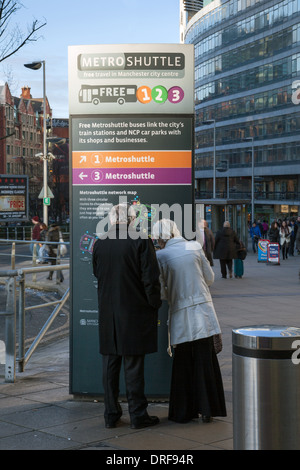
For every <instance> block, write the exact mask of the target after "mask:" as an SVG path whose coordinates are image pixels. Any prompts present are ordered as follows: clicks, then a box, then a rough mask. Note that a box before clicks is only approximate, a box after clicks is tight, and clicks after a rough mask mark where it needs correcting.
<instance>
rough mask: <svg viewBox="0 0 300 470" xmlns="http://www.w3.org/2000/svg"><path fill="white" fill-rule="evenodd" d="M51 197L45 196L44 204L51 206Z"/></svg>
mask: <svg viewBox="0 0 300 470" xmlns="http://www.w3.org/2000/svg"><path fill="white" fill-rule="evenodd" d="M50 202H51V199H50V197H44V204H45V206H50Z"/></svg>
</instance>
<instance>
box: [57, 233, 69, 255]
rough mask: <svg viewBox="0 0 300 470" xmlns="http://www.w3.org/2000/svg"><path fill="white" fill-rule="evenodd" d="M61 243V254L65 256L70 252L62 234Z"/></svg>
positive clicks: (60, 236) (60, 235) (60, 234)
mask: <svg viewBox="0 0 300 470" xmlns="http://www.w3.org/2000/svg"><path fill="white" fill-rule="evenodd" d="M59 242H60V245H59V254H60V256H65V255H66V254H67V252H68V248H67V246H66V245H65V244H64V239H63V236H62V233H61V232H59Z"/></svg>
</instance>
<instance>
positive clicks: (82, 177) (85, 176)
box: [79, 171, 88, 180]
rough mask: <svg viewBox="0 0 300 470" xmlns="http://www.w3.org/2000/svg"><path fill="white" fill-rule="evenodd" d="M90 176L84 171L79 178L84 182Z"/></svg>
mask: <svg viewBox="0 0 300 470" xmlns="http://www.w3.org/2000/svg"><path fill="white" fill-rule="evenodd" d="M87 176H88V175H85V174H84V173H83V171H82V172H81V173H80V175H79V178H80V179H81V180H83V179H84V178H87Z"/></svg>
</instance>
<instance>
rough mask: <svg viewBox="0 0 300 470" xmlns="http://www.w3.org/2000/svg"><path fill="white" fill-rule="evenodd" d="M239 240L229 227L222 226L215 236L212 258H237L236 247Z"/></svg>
mask: <svg viewBox="0 0 300 470" xmlns="http://www.w3.org/2000/svg"><path fill="white" fill-rule="evenodd" d="M239 244H240V241H239V239H238V236H237V234H236V233H235V231H234V230H232V228H230V227H223V229H222V230H219V232H217V234H216V238H215V248H214V259H235V258H237V247H238V246H239Z"/></svg>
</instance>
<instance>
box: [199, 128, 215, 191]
mask: <svg viewBox="0 0 300 470" xmlns="http://www.w3.org/2000/svg"><path fill="white" fill-rule="evenodd" d="M202 124H205V125H208V124H213V125H214V154H213V199H216V120H215V119H209V120H207V121H203V122H202Z"/></svg>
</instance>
